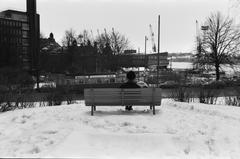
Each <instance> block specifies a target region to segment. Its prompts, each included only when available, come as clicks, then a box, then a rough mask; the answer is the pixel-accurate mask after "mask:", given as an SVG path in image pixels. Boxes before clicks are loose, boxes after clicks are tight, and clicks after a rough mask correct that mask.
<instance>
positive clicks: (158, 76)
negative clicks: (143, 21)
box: [157, 15, 161, 88]
mask: <svg viewBox="0 0 240 159" xmlns="http://www.w3.org/2000/svg"><path fill="white" fill-rule="evenodd" d="M160 20H161V19H160V15H159V16H158V56H157V88H158V86H159V60H160V59H159V56H160Z"/></svg>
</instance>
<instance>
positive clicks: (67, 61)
mask: <svg viewBox="0 0 240 159" xmlns="http://www.w3.org/2000/svg"><path fill="white" fill-rule="evenodd" d="M51 36H52V37H53V35H51V34H50V37H49V38H48V39H47V38H42V39H45V40H41V41H42V43H43V45H41V46H42V47H41V48H42V54H41V58H40V59H41V62H40V63H41V65H42V69H43V70H48V71H51V72H59V71H60V72H61V73H62V72H65V73H69V74H86V73H98V72H115V71H117V70H118V69H119V68H120V67H119V66H118V65H116V63H117V57H116V56H118V55H122V54H123V53H124V50H126V49H130V42H129V40H128V38H126V36H124V35H123V34H121V33H119V32H118V31H115V30H114V29H112V31H111V32H107V31H106V29H105V30H104V33H101V34H100V33H99V32H98V35H97V36H95V37H94V36H93V33H92V31H91V32H89V31H87V30H84V31H83V32H81V33H79V34H76V31H75V30H73V29H69V30H66V31H65V35H64V37H63V39H62V46H63V47H62V53H64V54H57V55H56V54H55V55H53V54H46V51H45V50H44V48H49V50H48V51H47V52H48V53H49V52H50V53H54V51H53V50H55V53H57V51H56V50H57V49H54V48H51V46H57V45H55V44H54V43H49V40H50V41H51V39H53V38H51ZM42 37H44V36H43V35H42ZM52 41H53V40H52ZM54 41H55V40H54ZM46 44H47V45H46ZM63 64H64V65H63Z"/></svg>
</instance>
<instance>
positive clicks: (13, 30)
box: [0, 0, 40, 73]
mask: <svg viewBox="0 0 240 159" xmlns="http://www.w3.org/2000/svg"><path fill="white" fill-rule="evenodd" d="M26 2H27V4H26V5H27V11H26V12H23V11H17V10H6V11H2V12H0V67H4V66H15V67H19V68H22V69H24V70H26V71H29V72H31V73H36V72H37V70H38V65H39V35H40V22H39V14H37V11H36V0H27V1H26Z"/></svg>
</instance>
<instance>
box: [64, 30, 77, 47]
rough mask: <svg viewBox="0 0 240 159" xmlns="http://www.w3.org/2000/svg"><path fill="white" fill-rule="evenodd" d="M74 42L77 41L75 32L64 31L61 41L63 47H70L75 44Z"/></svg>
mask: <svg viewBox="0 0 240 159" xmlns="http://www.w3.org/2000/svg"><path fill="white" fill-rule="evenodd" d="M76 41H77V36H76V32H75V30H73V29H72V28H71V29H69V30H66V31H65V35H64V37H63V40H62V44H63V46H65V47H71V46H73V45H74V43H76Z"/></svg>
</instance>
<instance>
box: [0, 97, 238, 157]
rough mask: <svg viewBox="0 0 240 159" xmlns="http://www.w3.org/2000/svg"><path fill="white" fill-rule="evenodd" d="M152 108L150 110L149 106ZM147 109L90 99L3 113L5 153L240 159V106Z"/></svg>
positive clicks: (0, 128) (166, 104)
mask: <svg viewBox="0 0 240 159" xmlns="http://www.w3.org/2000/svg"><path fill="white" fill-rule="evenodd" d="M144 109H146V110H144ZM147 109H148V108H147V107H146V108H142V107H140V108H134V111H133V112H125V111H123V110H124V108H123V107H122V108H121V107H117V108H116V107H114V108H109V107H103V108H98V111H97V112H96V114H95V116H93V117H92V116H90V112H89V111H90V108H88V107H85V106H84V103H80V104H77V105H72V106H61V107H48V108H36V109H26V110H18V111H14V112H7V113H4V114H0V157H71V158H72V157H77V158H191V159H192V158H229V159H230V158H234V159H238V158H240V108H237V107H227V106H211V105H203V104H187V103H176V102H172V101H168V100H164V101H163V104H162V107H158V108H157V110H158V112H157V114H156V116H153V115H152V114H151V112H148V111H147Z"/></svg>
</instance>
